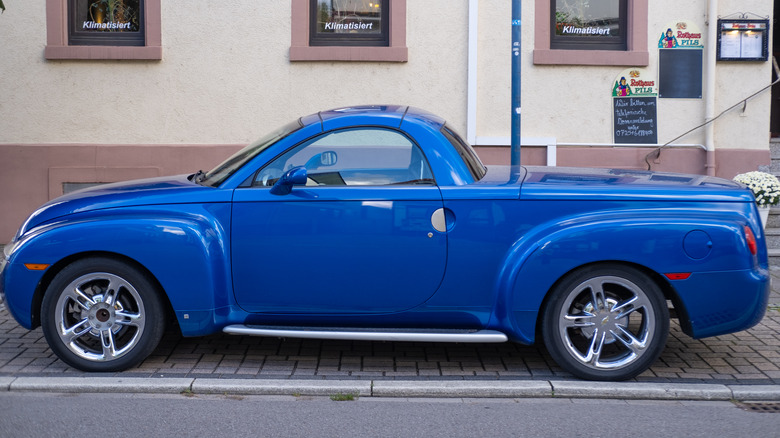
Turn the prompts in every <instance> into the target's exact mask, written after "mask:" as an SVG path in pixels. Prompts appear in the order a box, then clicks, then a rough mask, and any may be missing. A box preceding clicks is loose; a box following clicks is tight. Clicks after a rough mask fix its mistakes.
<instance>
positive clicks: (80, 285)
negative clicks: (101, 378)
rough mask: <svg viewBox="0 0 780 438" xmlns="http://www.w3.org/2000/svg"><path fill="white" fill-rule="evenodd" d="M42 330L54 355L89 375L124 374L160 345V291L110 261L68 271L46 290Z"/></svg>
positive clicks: (129, 269) (82, 264)
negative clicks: (116, 372)
mask: <svg viewBox="0 0 780 438" xmlns="http://www.w3.org/2000/svg"><path fill="white" fill-rule="evenodd" d="M41 326H42V329H43V334H44V336H45V337H46V341H47V342H48V343H49V346H50V347H51V349H52V350H53V351H54V353H55V354H56V355H57V356H58V357H59V358H60V359H61V360H62V361H63V362H65V363H67V364H68V365H70V366H72V367H75V368H78V369H80V370H83V371H121V370H124V369H127V368H129V367H132V366H134V365H137V364H138V363H140V362H141V361H143V360H144V359H145V358H146V357H147V356H148V355H149V354H151V352H152V351H154V348H155V347H156V346H157V344H158V343H159V342H160V338H161V337H162V334H163V332H164V329H165V320H164V312H163V306H162V302H161V300H160V291H159V290H158V288H157V287H156V286H155V285H154V282H153V281H151V280H150V279H149V278H148V277H147V276H146V275H144V274H143V273H141V272H139V271H138V270H137V269H135V268H133V267H131V266H129V265H127V264H125V263H122V262H119V261H116V260H113V259H106V258H90V259H83V260H79V261H77V262H74V263H73V264H71V265H69V266H67V267H66V268H65V269H63V270H62V271H61V272H60V273H59V274H57V275H56V276H55V277H54V280H53V281H52V282H51V284H50V285H49V287H48V289H47V290H46V294H45V295H44V297H43V303H42V306H41Z"/></svg>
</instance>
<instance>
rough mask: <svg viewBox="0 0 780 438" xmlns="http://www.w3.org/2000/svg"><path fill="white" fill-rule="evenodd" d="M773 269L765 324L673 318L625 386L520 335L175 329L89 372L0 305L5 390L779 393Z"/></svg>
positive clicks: (777, 272)
mask: <svg viewBox="0 0 780 438" xmlns="http://www.w3.org/2000/svg"><path fill="white" fill-rule="evenodd" d="M772 277H773V291H772V295H771V296H770V300H769V303H770V307H769V309H768V311H767V314H766V316H765V317H764V319H763V321H762V322H761V323H760V324H759V325H757V326H756V327H754V328H752V329H751V330H748V331H744V332H739V333H735V334H731V335H725V336H719V337H715V338H707V339H703V340H694V339H691V338H689V337H688V336H687V335H685V334H684V333H682V331H681V330H680V328H679V326H678V325H677V324H676V322H674V321H673V323H672V328H671V332H670V336H669V340H668V343H667V346H666V349H665V350H664V352H663V354H662V355H661V358H660V359H659V360H658V361H657V362H656V363H655V365H654V366H653V367H652V368H651V369H650V370H648V371H647V372H645V373H644V374H642V375H640V376H639V377H637V378H636V379H634V380H633V382H626V383H603V382H584V381H581V380H579V379H577V378H574V377H573V376H571V375H570V374H568V373H566V372H565V371H563V370H562V369H560V368H559V367H558V366H557V365H556V364H555V363H554V362H553V361H552V359H551V358H550V357H549V355H548V354H547V352H546V351H545V350H544V348H541V347H529V346H521V345H516V344H512V343H504V344H443V343H410V342H365V341H355V342H353V341H321V340H308V339H277V338H261V337H249V336H232V335H225V334H217V335H211V336H206V337H201V338H182V337H181V336H179V335H176V334H174V333H168V334H166V335H165V337H164V338H163V341H162V342H161V344H160V346H159V347H158V348H157V350H155V352H154V353H153V354H152V355H151V356H150V357H149V358H147V360H145V361H144V362H143V363H142V364H141V365H139V366H138V367H136V368H134V369H131V370H127V371H124V372H121V373H105V374H97V373H84V372H81V371H78V370H76V369H73V368H70V367H68V366H67V365H65V364H63V363H62V362H60V361H59V360H57V358H56V356H54V354H53V353H52V352H51V350H49V348H48V347H47V345H46V341H45V339H44V338H43V334H42V333H41V330H40V329H36V330H33V331H27V330H24V329H22V328H21V327H19V326H18V325H17V323H16V322H15V321H14V320H13V319H12V318H11V317H10V315H9V314H8V312H7V311H6V310H5V308H4V307H2V306H1V305H0V391H2V390H3V389H5V390H20V391H22V390H48V391H55V392H104V391H122V392H195V393H198V392H203V393H205V392H214V393H220V394H221V393H242V394H246V393H251V394H255V393H257V394H287V395H291V394H303V395H323V394H335V393H354V394H359V395H363V396H366V395H372V396H382V395H385V396H401V397H411V396H425V395H427V396H448V397H467V396H470V397H483V396H484V397H491V396H493V397H496V396H498V397H545V396H552V395H555V396H556V397H566V396H570V397H577V396H580V397H609V398H650V399H654V398H684V399H706V400H713V399H717V400H729V399H739V400H746V399H763V400H780V268H773V270H772ZM85 377H89V378H88V379H87V378H85Z"/></svg>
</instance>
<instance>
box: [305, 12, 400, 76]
mask: <svg viewBox="0 0 780 438" xmlns="http://www.w3.org/2000/svg"><path fill="white" fill-rule="evenodd" d="M291 24H292V25H291V30H292V35H291V44H290V61H360V62H366V61H384V62H406V61H407V60H408V57H409V55H408V49H407V47H406V0H292V23H291Z"/></svg>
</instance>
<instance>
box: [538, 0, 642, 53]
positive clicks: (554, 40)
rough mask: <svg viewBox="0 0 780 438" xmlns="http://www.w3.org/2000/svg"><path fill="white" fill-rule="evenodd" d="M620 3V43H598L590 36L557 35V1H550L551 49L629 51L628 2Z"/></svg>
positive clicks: (622, 1)
mask: <svg viewBox="0 0 780 438" xmlns="http://www.w3.org/2000/svg"><path fill="white" fill-rule="evenodd" d="M618 1H619V12H618V13H619V23H618V25H619V26H620V30H621V32H620V40H619V41H598V40H595V39H594V37H588V36H562V35H558V34H556V33H555V29H556V25H557V20H556V15H555V14H556V11H557V0H550V49H553V50H614V51H627V50H628V35H629V32H630V29H629V28H628V22H629V20H628V14H629V10H628V0H618Z"/></svg>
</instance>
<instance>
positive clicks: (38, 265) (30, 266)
mask: <svg viewBox="0 0 780 438" xmlns="http://www.w3.org/2000/svg"><path fill="white" fill-rule="evenodd" d="M24 267H25V268H27V269H29V270H31V271H44V270H46V268H48V267H49V265H44V264H41V263H25V264H24Z"/></svg>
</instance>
